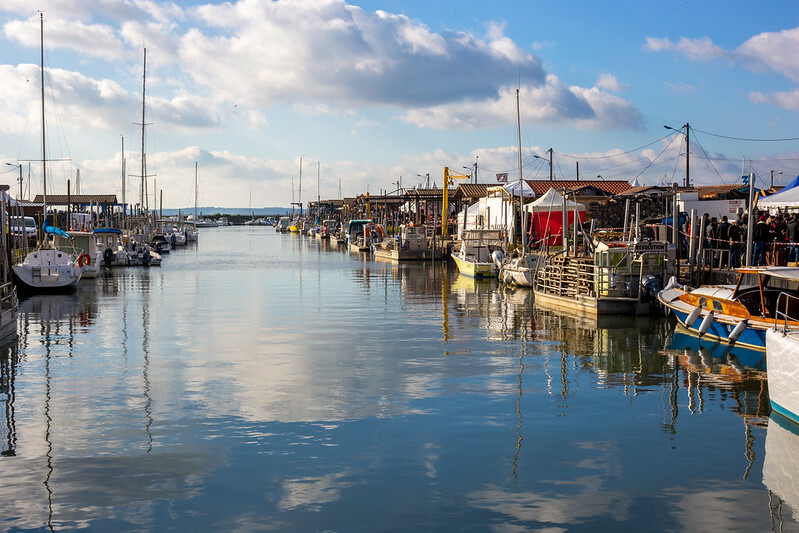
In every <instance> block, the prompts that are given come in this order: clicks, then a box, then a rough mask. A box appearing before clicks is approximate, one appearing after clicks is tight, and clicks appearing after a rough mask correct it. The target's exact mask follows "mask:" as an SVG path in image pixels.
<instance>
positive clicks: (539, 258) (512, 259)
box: [498, 252, 544, 287]
mask: <svg viewBox="0 0 799 533" xmlns="http://www.w3.org/2000/svg"><path fill="white" fill-rule="evenodd" d="M543 264H544V257H543V255H541V254H538V253H535V252H533V253H530V252H528V253H524V254H523V255H519V256H514V255H508V256H505V259H504V260H503V261H502V262H501V265H500V267H499V273H498V277H499V281H501V282H502V283H505V284H507V285H516V286H518V287H532V286H533V285H534V284H535V276H536V272H537V271H538V269H539V268H540V267H541V266H543Z"/></svg>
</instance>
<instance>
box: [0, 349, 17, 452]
mask: <svg viewBox="0 0 799 533" xmlns="http://www.w3.org/2000/svg"><path fill="white" fill-rule="evenodd" d="M17 346H18V345H17V344H16V342H15V343H14V344H13V345H12V346H11V348H10V349H9V350H8V352H7V353H6V354H5V355H4V356H3V357H2V360H0V393H4V394H5V396H6V400H5V405H4V406H3V407H4V409H3V411H4V414H5V425H6V431H7V432H8V434H7V435H6V446H5V447H4V449H3V450H2V451H0V455H2V456H3V457H13V456H15V455H16V454H17V452H16V448H17V426H16V417H15V415H14V400H15V397H16V392H15V388H14V375H15V372H16V366H17V350H16V348H17Z"/></svg>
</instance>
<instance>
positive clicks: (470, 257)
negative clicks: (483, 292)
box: [452, 229, 504, 278]
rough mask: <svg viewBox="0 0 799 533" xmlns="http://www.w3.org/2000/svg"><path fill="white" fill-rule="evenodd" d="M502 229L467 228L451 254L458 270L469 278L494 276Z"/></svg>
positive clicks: (500, 246) (500, 248)
mask: <svg viewBox="0 0 799 533" xmlns="http://www.w3.org/2000/svg"><path fill="white" fill-rule="evenodd" d="M503 233H504V232H503V231H502V230H496V229H468V230H465V231H464V232H463V236H462V238H461V244H460V246H459V247H458V249H457V250H456V251H455V252H454V253H453V254H452V259H453V260H454V261H455V264H456V265H457V267H458V272H460V273H461V274H463V275H464V276H469V277H470V278H483V277H495V276H496V275H497V264H496V258H497V256H496V255H495V254H494V252H495V251H502V249H503V248H502V243H503Z"/></svg>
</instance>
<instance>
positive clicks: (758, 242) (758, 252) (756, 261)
mask: <svg viewBox="0 0 799 533" xmlns="http://www.w3.org/2000/svg"><path fill="white" fill-rule="evenodd" d="M770 237H771V235H770V231H769V226H768V224H766V217H765V216H763V215H760V218H758V219H757V224H755V231H754V233H753V234H752V240H753V241H754V243H755V251H754V257H753V258H752V266H765V265H766V248H768V244H769V238H770Z"/></svg>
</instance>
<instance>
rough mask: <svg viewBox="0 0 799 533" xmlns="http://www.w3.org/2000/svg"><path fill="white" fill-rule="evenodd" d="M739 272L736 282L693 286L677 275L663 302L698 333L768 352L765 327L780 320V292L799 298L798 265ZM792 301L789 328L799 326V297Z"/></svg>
mask: <svg viewBox="0 0 799 533" xmlns="http://www.w3.org/2000/svg"><path fill="white" fill-rule="evenodd" d="M736 271H737V273H738V280H737V283H736V284H735V285H725V284H719V285H702V286H700V287H697V288H690V287H688V286H683V285H681V284H679V283H678V282H677V280H676V279H675V278H672V279H671V280H670V281H669V283H668V284H667V285H666V287H664V289H663V290H662V291H660V293H659V294H658V300H659V301H660V303H661V305H662V306H663V307H664V308H665V309H666V310H667V311H668V312H670V313H673V314H674V316H675V317H676V318H677V321H678V322H679V323H680V324H682V325H683V326H685V327H686V329H688V330H689V331H690V332H691V333H692V334H694V335H698V336H700V337H708V338H711V339H718V340H720V341H723V342H727V343H737V344H741V345H745V346H750V347H753V348H756V349H759V350H761V351H762V350H765V349H766V330H768V329H773V328H774V325H775V323H776V313H777V301H778V299H779V298H780V294H781V293H787V294H789V295H791V296H799V291H798V290H797V283H799V268H797V267H777V266H764V267H744V268H738V269H736ZM789 303H790V306H789V309H787V310H786V311H785V315H786V317H788V318H786V319H785V320H786V328H787V329H789V330H795V329H799V321H797V319H796V317H799V300H793V299H791V300H789ZM791 317H793V318H791Z"/></svg>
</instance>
